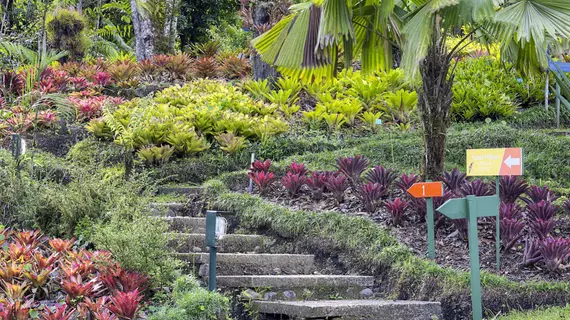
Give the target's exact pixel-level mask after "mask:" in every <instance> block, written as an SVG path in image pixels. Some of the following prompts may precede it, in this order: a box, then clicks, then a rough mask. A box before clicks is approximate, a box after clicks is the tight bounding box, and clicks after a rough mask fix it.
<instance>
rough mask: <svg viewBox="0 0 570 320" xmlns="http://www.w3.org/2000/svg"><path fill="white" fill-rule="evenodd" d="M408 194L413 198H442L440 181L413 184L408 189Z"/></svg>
mask: <svg viewBox="0 0 570 320" xmlns="http://www.w3.org/2000/svg"><path fill="white" fill-rule="evenodd" d="M408 192H409V193H410V194H411V195H412V196H413V197H414V198H434V197H441V196H443V183H442V182H441V181H437V182H419V183H414V185H413V186H411V187H410V189H408Z"/></svg>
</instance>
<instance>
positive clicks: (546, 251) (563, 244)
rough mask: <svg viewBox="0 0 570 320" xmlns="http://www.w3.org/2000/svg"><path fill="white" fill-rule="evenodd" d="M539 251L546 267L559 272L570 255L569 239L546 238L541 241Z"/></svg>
mask: <svg viewBox="0 0 570 320" xmlns="http://www.w3.org/2000/svg"><path fill="white" fill-rule="evenodd" d="M538 251H539V252H540V255H541V256H542V260H543V261H544V264H545V266H546V269H547V270H548V271H550V272H557V271H559V270H560V269H561V268H562V267H563V264H564V263H565V262H566V261H567V260H568V257H569V256H570V243H569V241H568V239H562V238H546V239H544V240H542V241H541V242H540V244H539V246H538Z"/></svg>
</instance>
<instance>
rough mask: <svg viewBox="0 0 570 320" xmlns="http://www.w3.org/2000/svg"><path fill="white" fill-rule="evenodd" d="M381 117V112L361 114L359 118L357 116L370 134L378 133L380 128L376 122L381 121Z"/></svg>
mask: <svg viewBox="0 0 570 320" xmlns="http://www.w3.org/2000/svg"><path fill="white" fill-rule="evenodd" d="M383 115H384V114H383V113H382V112H376V113H374V112H370V111H366V112H363V113H362V115H361V116H359V119H360V120H362V122H364V125H365V127H366V129H368V130H370V131H372V132H378V128H379V127H380V126H379V123H378V121H380V120H381V119H382V116H383Z"/></svg>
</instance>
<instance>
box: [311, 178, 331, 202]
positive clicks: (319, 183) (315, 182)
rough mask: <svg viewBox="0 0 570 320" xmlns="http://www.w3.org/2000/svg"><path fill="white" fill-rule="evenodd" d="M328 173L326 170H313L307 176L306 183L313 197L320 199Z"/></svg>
mask: <svg viewBox="0 0 570 320" xmlns="http://www.w3.org/2000/svg"><path fill="white" fill-rule="evenodd" d="M327 179H328V175H327V173H326V172H320V171H314V172H312V173H311V176H310V177H308V178H307V185H308V186H309V188H311V190H313V198H314V199H315V200H321V198H322V197H323V193H324V191H325V187H326V183H327Z"/></svg>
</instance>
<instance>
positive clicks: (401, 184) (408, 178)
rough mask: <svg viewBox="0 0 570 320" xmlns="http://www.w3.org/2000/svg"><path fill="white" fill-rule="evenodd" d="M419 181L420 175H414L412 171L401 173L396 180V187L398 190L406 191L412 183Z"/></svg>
mask: <svg viewBox="0 0 570 320" xmlns="http://www.w3.org/2000/svg"><path fill="white" fill-rule="evenodd" d="M419 181H420V176H418V175H415V174H413V173H410V174H405V173H402V175H401V176H400V177H399V178H398V180H397V181H396V186H397V187H398V189H400V191H402V192H404V193H406V192H408V189H410V188H411V187H412V185H414V183H416V182H419Z"/></svg>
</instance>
